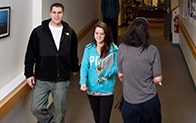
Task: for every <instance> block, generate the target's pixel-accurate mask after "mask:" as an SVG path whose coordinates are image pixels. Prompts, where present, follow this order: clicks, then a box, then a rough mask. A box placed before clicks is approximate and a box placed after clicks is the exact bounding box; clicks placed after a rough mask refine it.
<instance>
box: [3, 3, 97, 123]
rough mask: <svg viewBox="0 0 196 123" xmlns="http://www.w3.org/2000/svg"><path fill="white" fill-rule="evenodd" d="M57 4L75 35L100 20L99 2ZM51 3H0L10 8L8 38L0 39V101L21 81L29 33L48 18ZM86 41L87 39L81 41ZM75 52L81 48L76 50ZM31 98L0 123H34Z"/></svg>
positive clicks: (24, 99)
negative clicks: (62, 6) (62, 10)
mask: <svg viewBox="0 0 196 123" xmlns="http://www.w3.org/2000/svg"><path fill="white" fill-rule="evenodd" d="M57 2H61V3H62V4H63V5H64V6H65V12H66V15H65V17H64V18H63V19H64V20H65V21H67V22H68V23H69V24H70V25H71V26H72V27H73V28H74V30H75V31H76V33H77V34H78V33H79V32H80V31H82V30H83V29H84V28H85V27H86V26H87V25H88V24H89V23H90V22H91V21H93V20H94V19H95V18H99V19H101V10H100V5H101V1H100V0H82V1H78V0H71V1H70V0H58V1H57ZM52 3H53V1H52V0H42V1H33V0H28V1H27V0H17V1H14V0H6V1H5V0H0V7H4V6H11V28H10V30H11V33H10V36H9V37H6V38H2V39H0V57H1V60H0V68H1V69H0V74H1V82H0V101H2V100H1V99H2V98H1V97H2V96H4V95H6V94H7V92H6V91H7V90H8V91H9V92H11V91H13V90H14V87H16V85H19V84H20V83H21V82H22V81H23V80H24V79H25V78H24V75H23V70H24V65H23V64H24V55H25V52H26V46H27V43H28V39H29V36H30V33H31V31H32V29H33V27H35V26H37V25H39V24H40V23H41V20H42V19H46V18H49V7H50V5H51V4H52ZM39 10H41V11H39ZM89 10H90V11H89ZM86 40H91V39H87V38H85V41H86ZM82 41H83V40H81V42H82ZM81 42H80V43H81ZM78 49H83V47H80V46H79V48H78ZM5 53H6V54H5ZM17 82H18V84H16V83H17ZM11 83H13V84H11ZM14 84H16V85H14ZM5 88H6V89H5ZM31 96H32V91H30V92H29V93H28V94H27V95H26V96H25V97H24V98H23V99H22V100H21V101H20V102H19V103H18V104H17V105H16V106H15V107H14V108H13V109H12V110H11V111H10V112H9V113H8V114H7V115H6V116H5V117H4V118H3V119H2V120H1V121H0V123H35V122H36V119H35V117H34V116H33V115H32V114H31V112H30V103H31Z"/></svg>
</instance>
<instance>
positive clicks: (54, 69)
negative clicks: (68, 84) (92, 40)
mask: <svg viewBox="0 0 196 123" xmlns="http://www.w3.org/2000/svg"><path fill="white" fill-rule="evenodd" d="M50 21H51V19H49V20H45V21H43V22H42V25H40V26H38V27H37V28H35V29H34V30H33V31H32V33H31V36H30V39H29V43H28V47H27V52H26V56H25V76H26V78H29V77H31V76H33V67H34V64H35V78H36V79H39V80H43V81H54V82H57V81H65V80H69V79H70V76H71V71H73V72H77V71H79V69H80V67H79V65H78V57H77V45H78V40H77V36H76V33H75V31H74V30H73V29H72V28H71V27H70V26H69V25H68V24H67V23H66V22H64V21H62V22H61V23H62V25H63V31H62V36H61V40H60V47H59V51H57V48H56V45H55V42H54V39H53V37H52V33H51V31H50V29H49V22H50Z"/></svg>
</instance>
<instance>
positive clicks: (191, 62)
mask: <svg viewBox="0 0 196 123" xmlns="http://www.w3.org/2000/svg"><path fill="white" fill-rule="evenodd" d="M179 7H180V8H179V10H180V20H181V22H182V24H183V25H184V27H185V29H186V31H187V33H188V34H189V36H190V38H191V40H192V41H193V43H194V45H195V46H196V35H195V32H196V26H194V25H192V24H191V23H190V22H189V21H187V20H186V19H184V18H182V13H183V12H182V11H183V0H180V5H179ZM179 35H180V36H179V45H180V48H181V49H182V52H183V55H184V57H185V60H186V63H187V65H188V68H189V71H190V74H191V76H192V79H193V82H194V84H195V86H196V61H195V59H194V57H193V55H192V53H191V51H190V49H189V47H188V45H187V43H186V40H185V39H184V36H183V34H182V33H181V32H180V34H179Z"/></svg>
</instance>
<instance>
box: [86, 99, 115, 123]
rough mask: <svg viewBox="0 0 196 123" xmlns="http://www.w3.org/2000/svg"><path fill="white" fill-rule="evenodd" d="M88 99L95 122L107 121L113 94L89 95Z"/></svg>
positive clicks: (103, 122)
mask: <svg viewBox="0 0 196 123" xmlns="http://www.w3.org/2000/svg"><path fill="white" fill-rule="evenodd" d="M88 99H89V102H90V105H91V109H92V111H93V115H94V120H95V122H96V123H109V121H110V114H111V110H112V105H113V100H114V95H111V96H90V95H88Z"/></svg>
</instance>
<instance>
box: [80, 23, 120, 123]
mask: <svg viewBox="0 0 196 123" xmlns="http://www.w3.org/2000/svg"><path fill="white" fill-rule="evenodd" d="M93 36H94V40H93V41H92V42H91V43H90V44H88V45H86V47H85V51H84V55H83V59H82V62H81V69H80V85H81V87H80V90H81V91H87V95H88V99H89V102H90V105H91V109H92V111H93V115H94V120H95V122H96V123H109V120H110V114H111V109H112V105H113V98H114V97H113V94H114V84H115V75H116V74H117V70H118V68H117V61H116V59H117V52H118V47H117V46H116V45H115V44H114V43H112V38H111V35H110V31H109V29H108V27H107V25H106V24H105V23H103V22H100V23H98V24H97V25H96V26H95V28H94V31H93ZM111 53H113V55H114V57H113V58H114V62H113V65H112V66H111V67H110V68H109V69H103V68H102V67H101V63H102V60H103V59H104V58H105V57H107V56H108V55H110V54H111Z"/></svg>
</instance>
